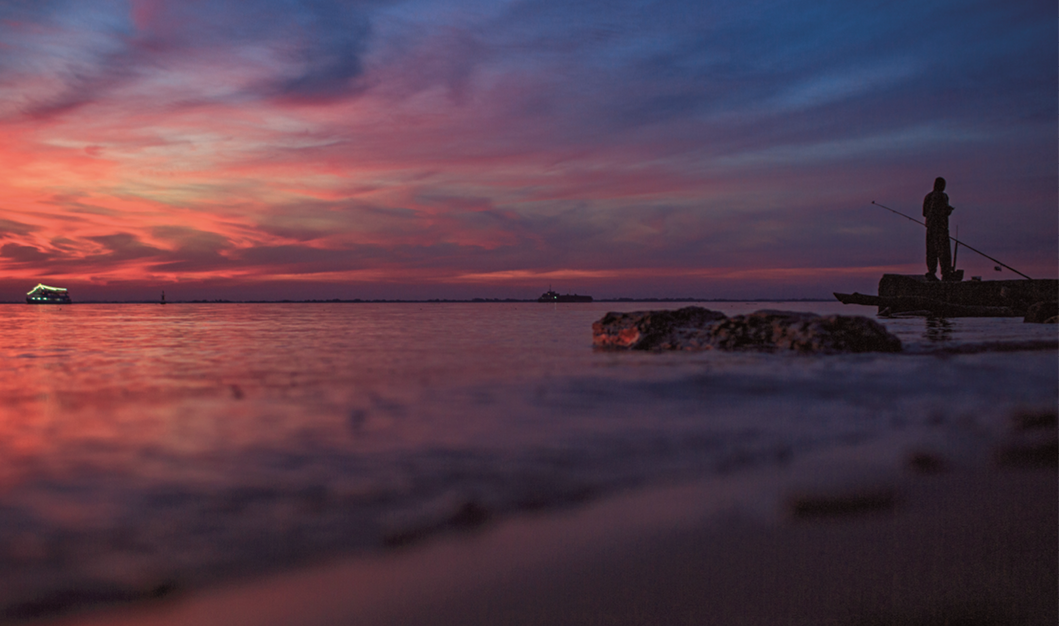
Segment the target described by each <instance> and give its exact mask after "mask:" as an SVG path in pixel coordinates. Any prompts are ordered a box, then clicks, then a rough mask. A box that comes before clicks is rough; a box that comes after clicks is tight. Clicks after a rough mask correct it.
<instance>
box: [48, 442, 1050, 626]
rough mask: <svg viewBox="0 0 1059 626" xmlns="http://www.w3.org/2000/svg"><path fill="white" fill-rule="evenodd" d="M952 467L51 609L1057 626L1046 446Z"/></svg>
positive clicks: (676, 504)
mask: <svg viewBox="0 0 1059 626" xmlns="http://www.w3.org/2000/svg"><path fill="white" fill-rule="evenodd" d="M953 465H954V464H952V463H950V462H949V461H948V460H946V459H944V458H936V457H933V456H931V455H929V454H927V455H906V458H905V460H904V463H903V468H902V469H900V470H899V471H897V472H891V473H890V474H889V475H888V476H887V475H886V474H875V475H873V474H872V473H871V472H865V473H862V474H863V475H858V476H853V475H852V474H850V475H849V476H847V477H846V478H842V477H841V475H842V474H843V473H844V472H845V470H844V468H843V466H842V464H841V463H838V464H834V465H833V466H832V469H833V470H834V471H833V472H831V473H830V479H829V480H824V481H817V482H815V483H814V482H811V481H810V482H807V481H805V480H798V479H784V480H777V477H776V475H775V472H773V473H772V474H771V475H767V474H762V475H748V476H745V477H742V478H738V479H734V478H731V477H729V478H727V479H715V480H710V481H703V482H699V483H695V484H684V485H677V486H668V487H663V488H654V489H651V490H647V491H640V492H635V493H626V494H622V495H618V496H614V497H611V498H608V499H605V500H603V501H600V502H596V503H591V504H589V505H586V506H583V507H581V508H578V509H575V510H570V511H560V512H550V513H539V514H533V515H526V516H522V517H519V518H516V519H512V520H505V521H498V522H489V523H486V524H485V525H483V526H482V527H479V528H477V529H475V530H468V531H465V532H459V533H454V534H449V535H446V536H441V537H435V538H432V539H429V540H426V541H424V542H422V543H419V544H415V545H411V546H406V547H402V548H398V549H393V550H389V551H386V552H385V553H382V554H379V555H373V556H370V557H361V558H352V559H345V560H340V561H336V562H333V563H329V564H321V565H318V566H316V567H313V568H308V569H305V570H302V571H297V572H293V573H286V574H283V575H276V576H270V577H266V578H263V579H259V580H252V581H244V582H240V583H235V584H232V585H230V586H228V587H225V588H220V589H209V590H202V591H185V592H178V593H176V594H173V595H172V596H171V597H168V598H166V599H163V600H158V601H152V602H145V603H142V604H137V605H134V606H127V607H122V608H112V609H108V610H102V611H99V612H94V613H85V614H82V615H79V616H69V617H67V618H65V619H62V620H59V621H55V622H48V623H54V624H62V625H63V626H70V625H73V624H79V625H103V624H107V625H129V626H131V625H133V624H136V625H149V626H172V625H178V624H179V625H183V624H199V625H211V624H217V625H220V624H226V625H248V626H249V625H255V626H257V625H260V626H271V625H281V624H302V625H307V626H324V625H332V624H334V625H337V624H363V625H376V624H434V625H446V624H453V625H455V624H462V625H468V624H481V625H496V624H526V625H529V624H534V625H545V624H548V625H556V624H614V625H625V624H630V625H631V624H638V625H643V624H660V625H661V624H665V625H670V624H762V625H764V624H806V625H809V624H813V625H826V624H865V625H872V624H887V625H917V626H927V625H935V624H937V625H941V624H950V625H965V624H966V625H972V624H975V625H977V624H994V625H996V624H1000V625H1008V624H1011V625H1015V624H1019V625H1035V624H1040V625H1048V626H1054V624H1056V623H1059V574H1057V561H1059V480H1057V473H1056V469H1055V464H1054V448H1053V447H1052V444H1051V443H1050V442H1049V443H1046V444H1045V447H1044V448H1043V452H1041V449H1040V447H1039V446H1038V448H1032V447H1030V448H1018V447H1016V448H1007V449H1004V448H997V449H995V450H994V451H993V452H992V454H991V455H990V457H989V459H987V460H983V461H982V462H976V463H974V464H970V465H964V466H958V465H957V466H953ZM793 474H796V472H795V473H793ZM793 474H792V475H793ZM816 475H819V473H818V471H817V474H816ZM788 478H789V477H788ZM750 493H753V494H755V495H754V496H753V497H748V496H747V494H750ZM762 494H765V497H762Z"/></svg>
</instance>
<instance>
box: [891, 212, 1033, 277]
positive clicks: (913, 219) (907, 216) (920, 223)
mask: <svg viewBox="0 0 1059 626" xmlns="http://www.w3.org/2000/svg"><path fill="white" fill-rule="evenodd" d="M871 203H872V204H874V205H875V206H877V207H879V208H881V209H886V210H887V211H889V212H891V213H896V214H897V215H900V216H901V217H903V218H905V219H907V220H912V221H913V222H915V223H916V224H919V225H920V226H922V227H924V228H926V226H927V225H926V223H925V222H921V221H919V220H917V219H916V218H914V217H912V216H911V215H905V214H904V213H902V212H900V211H896V210H894V209H891V208H890V207H888V206H886V205H883V204H879V203H878V202H876V201H875V200H872V201H871ZM949 239H951V240H953V241H955V242H956V245H957V246H963V247H964V248H967V249H968V250H970V251H971V252H977V253H978V254H980V255H982V256H984V257H985V258H987V259H989V260H990V261H992V262H993V263H996V264H997V265H1000V266H1003V267H1006V268H1008V269H1009V270H1011V271H1012V272H1015V273H1016V274H1018V275H1019V276H1021V277H1023V278H1025V279H1026V280H1033V279H1032V278H1030V277H1029V276H1027V275H1025V274H1023V273H1022V272H1020V271H1018V270H1017V269H1015V268H1013V267H1011V266H1010V265H1007V264H1004V263H1001V262H1000V261H997V260H996V259H994V258H993V257H991V256H989V255H988V254H986V253H985V252H982V251H981V250H979V249H977V248H973V247H971V246H969V245H967V244H966V243H964V242H962V241H960V240H959V239H957V238H955V237H952V236H950V237H949ZM955 265H956V263H955V260H954V261H953V266H955ZM995 269H997V270H999V269H1000V268H995Z"/></svg>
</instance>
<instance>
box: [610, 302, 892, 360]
mask: <svg viewBox="0 0 1059 626" xmlns="http://www.w3.org/2000/svg"><path fill="white" fill-rule="evenodd" d="M592 342H593V344H594V345H595V346H596V347H597V348H607V349H628V350H714V349H716V350H757V351H768V352H773V351H793V352H798V353H803V354H818V353H824V354H832V353H844V352H900V351H901V340H900V339H898V338H897V337H895V336H894V335H892V334H890V333H889V332H888V331H887V330H886V328H884V327H883V326H882V325H881V324H879V323H878V322H875V321H874V320H870V319H868V318H866V317H860V316H850V315H827V316H822V315H816V314H814V313H796V312H790V311H757V312H756V313H751V314H749V315H737V316H735V317H727V316H726V315H724V314H723V313H720V312H717V311H711V310H709V309H704V308H702V307H685V308H683V309H678V310H676V311H635V312H632V313H607V314H606V315H605V316H603V318H602V319H600V320H599V321H598V322H596V323H594V324H592Z"/></svg>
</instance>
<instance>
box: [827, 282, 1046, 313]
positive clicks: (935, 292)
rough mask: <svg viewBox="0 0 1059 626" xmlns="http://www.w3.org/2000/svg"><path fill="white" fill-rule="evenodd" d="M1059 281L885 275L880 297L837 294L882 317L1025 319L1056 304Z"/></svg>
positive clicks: (837, 297)
mask: <svg viewBox="0 0 1059 626" xmlns="http://www.w3.org/2000/svg"><path fill="white" fill-rule="evenodd" d="M1057 295H1059V281H1056V280H1054V279H1039V278H1037V279H1026V280H981V279H980V278H978V277H974V278H972V279H971V280H969V281H960V280H954V281H938V280H934V281H931V280H928V279H927V278H926V277H924V276H921V275H914V276H903V275H899V274H884V275H883V277H882V280H880V281H879V295H877V296H872V295H867V294H862V293H837V292H836V293H835V298H836V299H837V300H838V301H839V302H841V303H843V304H859V305H861V306H874V307H878V311H879V313H880V314H883V313H885V314H890V315H895V314H900V313H904V314H911V313H912V312H915V313H921V314H923V315H933V316H937V317H1023V316H1025V315H1026V312H1027V311H1028V310H1029V308H1030V307H1031V306H1032V305H1034V304H1036V303H1038V302H1054V301H1055V300H1056V296H1057Z"/></svg>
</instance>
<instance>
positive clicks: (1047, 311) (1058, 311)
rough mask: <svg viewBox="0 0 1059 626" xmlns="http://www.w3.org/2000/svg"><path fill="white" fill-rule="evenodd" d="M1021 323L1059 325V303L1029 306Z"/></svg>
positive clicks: (1039, 303) (1042, 303)
mask: <svg viewBox="0 0 1059 626" xmlns="http://www.w3.org/2000/svg"><path fill="white" fill-rule="evenodd" d="M1023 321H1024V322H1029V323H1032V324H1057V323H1059V302H1038V303H1037V304H1034V305H1031V306H1030V308H1029V309H1028V310H1027V311H1026V317H1025V319H1023Z"/></svg>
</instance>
